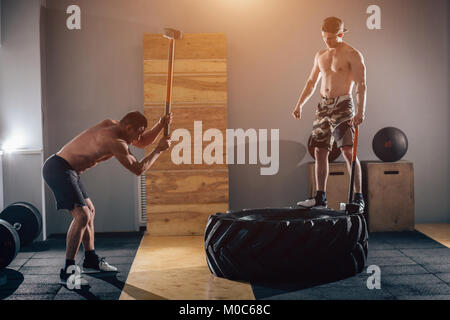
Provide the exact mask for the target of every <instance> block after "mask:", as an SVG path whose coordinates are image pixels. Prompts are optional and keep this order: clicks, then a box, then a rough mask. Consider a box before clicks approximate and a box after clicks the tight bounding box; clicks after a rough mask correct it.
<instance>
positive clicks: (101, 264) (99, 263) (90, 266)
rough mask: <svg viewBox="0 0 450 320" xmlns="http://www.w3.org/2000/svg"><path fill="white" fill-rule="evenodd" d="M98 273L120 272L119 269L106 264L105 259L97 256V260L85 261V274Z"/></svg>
mask: <svg viewBox="0 0 450 320" xmlns="http://www.w3.org/2000/svg"><path fill="white" fill-rule="evenodd" d="M97 272H118V269H117V268H116V267H114V266H112V265H110V264H109V263H108V262H106V261H105V258H100V257H98V256H97V257H96V258H95V259H89V260H88V259H84V262H83V273H97Z"/></svg>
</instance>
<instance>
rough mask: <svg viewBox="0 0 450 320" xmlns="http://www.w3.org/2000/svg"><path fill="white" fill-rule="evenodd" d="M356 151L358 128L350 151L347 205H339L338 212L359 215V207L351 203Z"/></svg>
mask: <svg viewBox="0 0 450 320" xmlns="http://www.w3.org/2000/svg"><path fill="white" fill-rule="evenodd" d="M357 151H358V126H356V127H355V139H354V141H353V150H352V171H351V173H350V187H349V191H348V203H343V202H341V203H340V210H341V211H345V212H346V213H360V212H359V205H357V204H355V203H352V200H353V182H354V181H355V167H356V152H357Z"/></svg>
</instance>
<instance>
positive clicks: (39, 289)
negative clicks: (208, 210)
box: [0, 224, 450, 300]
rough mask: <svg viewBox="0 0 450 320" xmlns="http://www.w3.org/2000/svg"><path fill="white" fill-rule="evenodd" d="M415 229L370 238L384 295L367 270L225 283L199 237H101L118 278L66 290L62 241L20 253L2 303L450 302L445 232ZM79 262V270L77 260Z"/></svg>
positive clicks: (449, 234) (449, 236)
mask: <svg viewBox="0 0 450 320" xmlns="http://www.w3.org/2000/svg"><path fill="white" fill-rule="evenodd" d="M416 229H417V230H416V231H413V232H397V233H373V234H370V239H369V258H368V261H367V264H366V267H367V266H370V265H377V266H379V267H380V269H381V289H373V290H369V289H368V288H367V284H366V283H367V279H368V277H369V274H367V273H366V270H367V268H365V269H364V271H363V272H362V273H361V274H359V275H357V276H355V277H352V278H347V279H344V280H340V281H336V282H332V283H322V284H315V285H313V286H305V285H301V284H294V283H292V284H247V283H242V282H236V281H229V280H226V279H221V278H217V277H214V276H213V275H211V274H210V272H209V270H208V267H207V265H206V260H205V257H204V253H203V247H202V243H203V239H202V237H150V236H147V235H140V234H120V235H99V236H97V240H96V250H97V252H98V253H99V254H100V256H103V257H106V258H107V260H108V261H109V262H110V263H111V264H113V265H116V266H117V267H118V268H119V269H120V273H118V274H117V275H96V276H87V279H88V280H89V283H90V285H91V287H90V288H89V289H88V290H83V291H70V290H68V289H67V288H65V287H63V286H62V285H60V284H59V278H58V274H59V269H60V268H61V266H62V265H63V263H64V248H65V239H64V238H63V237H52V238H50V239H49V240H47V241H45V242H37V243H34V244H33V245H32V246H30V247H26V248H23V249H22V251H21V252H20V254H19V255H18V256H17V258H16V259H15V260H14V261H13V263H12V264H11V265H10V266H9V267H8V269H7V270H6V273H7V276H8V283H7V284H6V285H5V286H2V287H0V298H1V299H5V300H30V299H31V300H51V299H55V300H80V299H89V300H90V299H93V300H98V299H101V300H117V299H122V300H130V299H150V300H160V299H186V300H191V299H233V300H234V299H283V300H285V299H286V300H290V299H299V300H303V299H307V300H311V299H312V300H335V299H339V300H342V299H343V300H347V299H357V300H360V299H363V300H386V299H387V300H393V299H400V300H404V299H431V300H442V299H445V300H448V299H450V249H449V247H450V225H448V224H447V225H436V226H430V225H421V226H416ZM418 230H420V231H418ZM425 234H426V235H425ZM78 256H79V257H78V259H79V260H78V263H80V264H81V263H82V262H81V261H80V257H82V254H79V255H78Z"/></svg>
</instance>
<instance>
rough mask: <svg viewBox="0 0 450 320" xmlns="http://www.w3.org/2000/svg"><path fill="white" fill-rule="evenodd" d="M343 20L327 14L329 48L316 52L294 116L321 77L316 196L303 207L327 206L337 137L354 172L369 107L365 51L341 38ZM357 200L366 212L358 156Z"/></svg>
mask: <svg viewBox="0 0 450 320" xmlns="http://www.w3.org/2000/svg"><path fill="white" fill-rule="evenodd" d="M347 31H348V30H347V29H346V28H344V23H343V22H342V20H341V19H339V18H336V17H328V18H326V19H325V20H324V21H323V23H322V39H323V41H324V42H325V44H326V48H325V49H322V50H320V51H319V52H317V53H316V56H315V58H314V66H313V69H312V71H311V74H310V76H309V79H308V81H307V83H306V85H305V88H304V89H303V92H302V94H301V96H300V98H299V100H298V103H297V106H296V107H295V109H294V111H293V113H292V115H293V116H294V118H296V119H301V117H302V108H303V106H304V105H305V103H306V102H307V101H308V100H309V98H310V97H311V95H312V94H313V92H314V90H315V88H316V85H317V83H318V81H319V79H320V78H322V83H321V86H320V95H321V100H320V102H319V104H318V106H317V110H316V115H315V119H314V122H313V131H312V139H311V146H312V147H314V155H315V175H316V190H317V191H316V195H315V197H314V198H310V199H307V200H305V201H301V202H298V203H297V204H298V205H301V206H304V207H326V206H327V199H326V183H327V178H328V171H329V166H328V154H329V152H330V151H331V149H332V146H333V143H334V141H335V140H336V142H337V146H338V148H340V149H341V151H342V154H343V156H344V159H345V161H346V162H347V169H348V170H349V172H350V171H351V161H352V146H353V137H354V132H355V127H356V126H358V125H360V124H361V123H362V122H363V120H364V114H365V108H366V67H365V65H364V58H363V56H362V54H361V53H360V52H359V51H358V50H356V49H355V48H353V47H351V46H350V45H349V44H348V43H346V42H344V41H343V40H342V38H343V36H344V33H345V32H347ZM353 85H356V105H357V111H356V114H355V110H354V107H353V99H352V89H353ZM354 190H355V194H354V199H353V203H356V204H358V205H359V207H360V212H363V211H364V200H363V195H362V192H361V165H360V163H359V159H356V168H355V182H354Z"/></svg>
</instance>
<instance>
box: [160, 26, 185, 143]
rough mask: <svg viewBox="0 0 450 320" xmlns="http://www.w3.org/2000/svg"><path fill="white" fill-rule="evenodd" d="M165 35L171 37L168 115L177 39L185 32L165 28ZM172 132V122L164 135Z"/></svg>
mask: <svg viewBox="0 0 450 320" xmlns="http://www.w3.org/2000/svg"><path fill="white" fill-rule="evenodd" d="M163 36H164V37H165V38H167V39H169V71H168V76H167V94H166V115H168V114H169V113H170V109H171V106H172V84H173V65H174V63H173V60H174V57H175V40H181V39H182V38H183V34H182V33H181V31H179V30H175V29H171V28H165V29H164V34H163ZM169 132H170V124H167V126H166V127H165V128H164V135H165V136H166V137H167V136H168V135H169Z"/></svg>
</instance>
